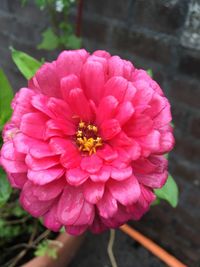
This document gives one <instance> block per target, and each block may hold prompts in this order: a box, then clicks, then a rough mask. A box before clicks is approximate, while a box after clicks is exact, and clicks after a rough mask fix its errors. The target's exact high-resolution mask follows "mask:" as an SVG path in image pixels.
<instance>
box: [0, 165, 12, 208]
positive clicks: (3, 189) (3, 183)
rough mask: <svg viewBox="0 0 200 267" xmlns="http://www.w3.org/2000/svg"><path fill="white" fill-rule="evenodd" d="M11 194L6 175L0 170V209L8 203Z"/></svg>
mask: <svg viewBox="0 0 200 267" xmlns="http://www.w3.org/2000/svg"><path fill="white" fill-rule="evenodd" d="M11 193H12V189H11V186H10V184H9V182H8V179H7V177H6V174H5V172H4V171H3V169H2V168H0V207H2V206H3V205H4V204H5V203H6V202H7V201H8V199H9V197H10V195H11Z"/></svg>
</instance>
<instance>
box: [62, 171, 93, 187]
mask: <svg viewBox="0 0 200 267" xmlns="http://www.w3.org/2000/svg"><path fill="white" fill-rule="evenodd" d="M88 177H89V174H88V173H87V172H85V171H83V170H81V168H75V169H70V170H69V171H67V173H66V179H67V181H68V183H69V184H71V185H74V186H79V185H81V184H82V183H84V182H85V181H86V180H87V179H88Z"/></svg>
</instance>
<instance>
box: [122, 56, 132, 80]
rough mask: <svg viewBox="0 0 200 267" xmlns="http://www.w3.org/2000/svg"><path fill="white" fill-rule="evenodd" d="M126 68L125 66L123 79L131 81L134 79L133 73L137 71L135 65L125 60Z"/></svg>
mask: <svg viewBox="0 0 200 267" xmlns="http://www.w3.org/2000/svg"><path fill="white" fill-rule="evenodd" d="M123 63H124V66H123V77H124V78H126V79H127V80H130V79H131V78H132V75H133V72H134V70H135V68H134V66H133V64H132V63H131V62H130V61H128V60H123Z"/></svg>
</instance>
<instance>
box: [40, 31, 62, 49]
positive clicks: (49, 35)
mask: <svg viewBox="0 0 200 267" xmlns="http://www.w3.org/2000/svg"><path fill="white" fill-rule="evenodd" d="M42 37H43V40H42V42H41V43H40V44H39V45H38V46H37V48H38V49H45V50H49V51H51V50H54V49H56V48H57V47H58V46H59V38H58V37H57V36H56V35H55V33H54V32H53V31H52V29H51V28H48V29H47V30H46V31H44V32H43V33H42Z"/></svg>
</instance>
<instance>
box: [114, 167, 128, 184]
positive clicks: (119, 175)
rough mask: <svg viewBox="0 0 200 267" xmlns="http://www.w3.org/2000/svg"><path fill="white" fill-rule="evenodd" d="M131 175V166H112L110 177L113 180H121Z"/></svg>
mask: <svg viewBox="0 0 200 267" xmlns="http://www.w3.org/2000/svg"><path fill="white" fill-rule="evenodd" d="M131 175H132V168H131V167H127V168H124V169H118V168H114V167H113V168H112V171H111V177H112V178H113V179H115V180H118V181H122V180H125V179H126V178H128V177H130V176H131Z"/></svg>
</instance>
